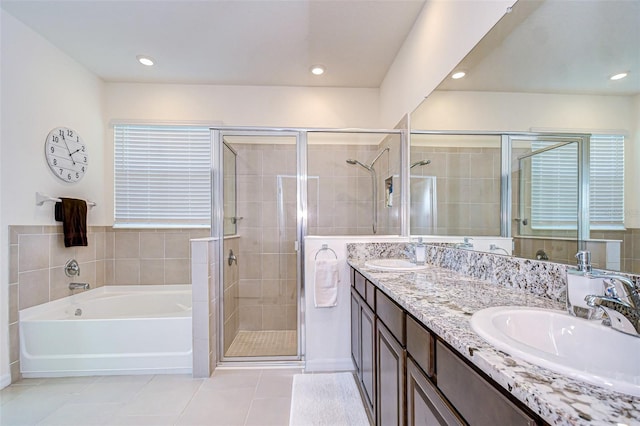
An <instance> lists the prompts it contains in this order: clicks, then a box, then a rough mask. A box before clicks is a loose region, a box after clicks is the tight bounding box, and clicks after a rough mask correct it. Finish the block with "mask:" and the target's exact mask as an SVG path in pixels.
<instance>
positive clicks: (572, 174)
mask: <svg viewBox="0 0 640 426" xmlns="http://www.w3.org/2000/svg"><path fill="white" fill-rule="evenodd" d="M550 145H552V143H549V142H543V141H539V142H534V143H532V149H533V150H536V149H541V148H545V147H547V146H550ZM589 160H590V174H589V222H590V228H591V229H592V230H595V229H622V228H624V136H622V135H592V136H591V140H590V156H589ZM577 163H578V153H577V148H576V145H574V144H569V145H565V146H563V147H560V148H557V149H554V150H550V151H547V152H544V153H541V154H538V155H535V156H533V157H532V158H531V227H532V228H534V229H576V227H577V214H578V211H577V203H578V185H579V183H578V181H577V176H578V164H577Z"/></svg>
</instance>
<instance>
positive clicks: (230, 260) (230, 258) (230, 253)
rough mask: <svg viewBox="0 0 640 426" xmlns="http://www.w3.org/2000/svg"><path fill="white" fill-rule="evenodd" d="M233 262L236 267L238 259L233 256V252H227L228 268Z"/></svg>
mask: <svg viewBox="0 0 640 426" xmlns="http://www.w3.org/2000/svg"><path fill="white" fill-rule="evenodd" d="M233 262H235V263H236V265H237V264H238V257H237V256H236V255H235V254H233V250H229V257H228V258H227V263H229V266H231V265H233Z"/></svg>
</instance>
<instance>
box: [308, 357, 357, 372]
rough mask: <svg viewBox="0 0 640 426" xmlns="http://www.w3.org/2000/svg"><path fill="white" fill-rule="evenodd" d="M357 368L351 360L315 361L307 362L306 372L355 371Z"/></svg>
mask: <svg viewBox="0 0 640 426" xmlns="http://www.w3.org/2000/svg"><path fill="white" fill-rule="evenodd" d="M354 370H355V367H354V365H353V361H352V360H351V358H338V359H315V360H309V359H308V360H306V361H305V368H304V371H305V372H309V373H310V372H317V371H354Z"/></svg>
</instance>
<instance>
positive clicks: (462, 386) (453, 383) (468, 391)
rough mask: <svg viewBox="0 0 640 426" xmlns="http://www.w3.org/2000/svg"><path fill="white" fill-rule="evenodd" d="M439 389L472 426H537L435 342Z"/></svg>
mask: <svg viewBox="0 0 640 426" xmlns="http://www.w3.org/2000/svg"><path fill="white" fill-rule="evenodd" d="M436 376H437V383H438V388H439V389H440V391H441V392H442V393H443V394H444V395H445V396H446V397H447V399H448V400H449V402H451V404H452V405H453V406H454V407H456V409H457V410H458V412H459V413H460V414H461V415H462V417H464V419H465V420H466V421H467V422H468V423H469V424H472V425H487V426H489V425H491V426H494V425H499V424H503V425H535V424H536V423H535V421H534V419H533V418H532V417H530V416H529V415H528V414H527V413H525V412H524V411H523V410H521V409H520V408H518V407H517V406H516V405H515V404H514V403H512V402H511V401H509V399H507V398H506V397H505V396H504V395H502V393H500V391H499V390H497V389H496V388H494V387H493V386H492V385H491V384H490V383H488V382H487V381H485V379H484V378H483V377H482V376H480V375H479V374H478V373H476V372H475V371H474V370H473V369H472V368H471V367H469V366H468V365H467V364H465V362H464V361H463V360H462V359H460V358H459V357H458V356H457V355H456V354H455V353H453V352H452V351H450V350H449V349H447V348H446V347H445V346H444V345H443V344H442V343H441V342H439V341H438V342H436Z"/></svg>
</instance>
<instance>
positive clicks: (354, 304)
mask: <svg viewBox="0 0 640 426" xmlns="http://www.w3.org/2000/svg"><path fill="white" fill-rule="evenodd" d="M351 358H353V363H354V365H355V367H356V373H357V375H358V378H359V379H360V381H362V371H361V370H360V363H361V362H360V302H359V300H358V294H357V293H356V291H355V289H351Z"/></svg>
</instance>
